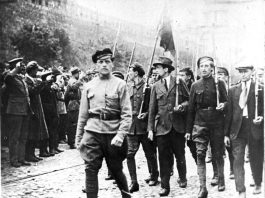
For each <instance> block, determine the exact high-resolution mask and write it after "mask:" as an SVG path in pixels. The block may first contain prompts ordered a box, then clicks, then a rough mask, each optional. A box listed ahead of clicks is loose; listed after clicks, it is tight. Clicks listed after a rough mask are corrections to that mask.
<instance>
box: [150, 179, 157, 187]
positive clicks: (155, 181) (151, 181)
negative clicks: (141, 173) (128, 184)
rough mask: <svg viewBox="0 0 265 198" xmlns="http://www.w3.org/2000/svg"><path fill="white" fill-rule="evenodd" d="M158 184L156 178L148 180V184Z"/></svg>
mask: <svg viewBox="0 0 265 198" xmlns="http://www.w3.org/2000/svg"><path fill="white" fill-rule="evenodd" d="M157 184H158V180H150V181H149V186H156V185H157Z"/></svg>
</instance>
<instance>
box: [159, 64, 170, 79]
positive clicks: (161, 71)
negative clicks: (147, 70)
mask: <svg viewBox="0 0 265 198" xmlns="http://www.w3.org/2000/svg"><path fill="white" fill-rule="evenodd" d="M156 72H157V74H158V75H159V76H161V77H162V78H163V77H164V76H165V75H166V73H167V72H168V68H163V66H162V65H157V66H156Z"/></svg>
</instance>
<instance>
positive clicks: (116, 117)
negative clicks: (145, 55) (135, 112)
mask: <svg viewBox="0 0 265 198" xmlns="http://www.w3.org/2000/svg"><path fill="white" fill-rule="evenodd" d="M88 115H89V118H97V119H100V120H119V119H120V118H121V116H120V115H118V114H107V113H100V114H99V113H89V114H88Z"/></svg>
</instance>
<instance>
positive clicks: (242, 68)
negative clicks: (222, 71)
mask: <svg viewBox="0 0 265 198" xmlns="http://www.w3.org/2000/svg"><path fill="white" fill-rule="evenodd" d="M236 69H237V70H246V69H251V70H252V69H254V67H253V66H252V65H248V66H239V67H236Z"/></svg>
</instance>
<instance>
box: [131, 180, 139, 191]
mask: <svg viewBox="0 0 265 198" xmlns="http://www.w3.org/2000/svg"><path fill="white" fill-rule="evenodd" d="M137 191H139V184H138V183H135V182H134V183H131V185H130V186H129V192H130V193H133V192H137Z"/></svg>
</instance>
